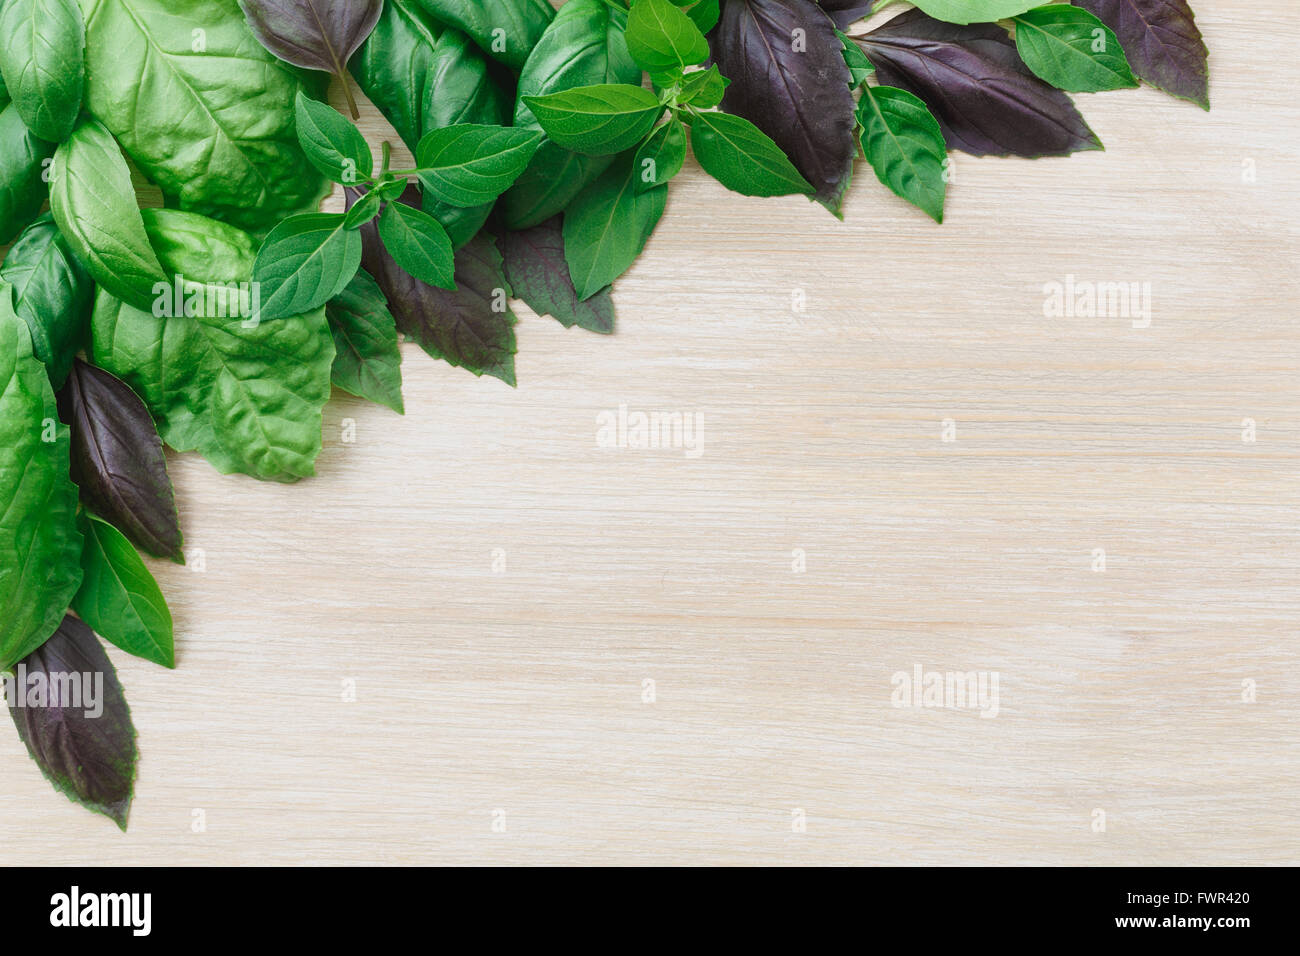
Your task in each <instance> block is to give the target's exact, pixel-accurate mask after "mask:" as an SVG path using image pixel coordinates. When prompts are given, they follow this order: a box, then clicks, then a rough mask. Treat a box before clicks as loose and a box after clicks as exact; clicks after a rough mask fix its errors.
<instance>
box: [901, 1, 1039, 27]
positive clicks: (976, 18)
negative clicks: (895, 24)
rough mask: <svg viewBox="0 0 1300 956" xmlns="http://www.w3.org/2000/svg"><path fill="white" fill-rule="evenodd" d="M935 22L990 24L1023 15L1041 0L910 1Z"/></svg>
mask: <svg viewBox="0 0 1300 956" xmlns="http://www.w3.org/2000/svg"><path fill="white" fill-rule="evenodd" d="M912 2H913V3H915V4H916V5H917V6H918V7H920V8H921V9H922V10H924V11H925V12H926V13H928V14H929V15H930V16H932V17H934V18H935V19H936V20H946V21H948V22H949V23H992V22H993V21H994V20H1005V19H1006V18H1007V17H1014V16H1016V15H1017V14H1019V13H1024V12H1025V11H1026V10H1028V9H1029V8H1030V7H1036V6H1038V5H1039V4H1040V3H1041V2H1042V0H912Z"/></svg>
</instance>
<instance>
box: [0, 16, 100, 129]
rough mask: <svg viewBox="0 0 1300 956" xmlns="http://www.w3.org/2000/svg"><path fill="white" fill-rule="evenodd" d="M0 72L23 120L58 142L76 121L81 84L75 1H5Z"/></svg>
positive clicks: (80, 32) (81, 32) (82, 40)
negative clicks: (2, 72)
mask: <svg viewBox="0 0 1300 956" xmlns="http://www.w3.org/2000/svg"><path fill="white" fill-rule="evenodd" d="M0 6H2V7H3V9H0V36H2V37H4V43H3V44H0V70H4V72H5V75H6V76H8V77H9V79H8V80H7V82H6V86H8V88H9V95H10V96H11V97H13V101H14V105H15V106H17V107H18V111H19V112H20V113H21V114H22V116H23V121H24V122H25V123H26V124H27V126H28V128H29V129H31V131H32V132H33V133H35V134H36V135H37V136H39V137H41V139H45V140H49V141H50V142H53V143H58V142H62V141H63V140H64V139H65V138H66V137H67V135H68V134H69V133H71V132H72V127H73V126H75V125H76V122H77V113H78V112H80V110H81V93H82V88H83V85H84V82H85V67H84V65H83V63H82V59H83V58H82V51H83V50H84V49H85V46H86V32H85V28H84V27H83V25H82V22H81V10H80V8H78V7H77V0H8V2H6V3H5V4H3V5H0Z"/></svg>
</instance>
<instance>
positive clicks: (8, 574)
mask: <svg viewBox="0 0 1300 956" xmlns="http://www.w3.org/2000/svg"><path fill="white" fill-rule="evenodd" d="M12 295H13V293H12V290H11V289H10V287H9V285H8V284H7V283H5V282H0V503H2V506H0V670H4V669H7V668H9V667H12V666H13V664H14V663H15V662H17V661H18V660H20V659H21V658H23V657H25V656H26V655H28V654H30V653H31V652H32V651H34V650H35V649H36V648H38V647H40V646H41V644H43V643H44V642H45V641H46V639H48V638H49V636H50V635H51V634H53V633H54V631H55V628H57V627H58V626H59V622H60V621H62V620H63V615H64V613H65V612H66V611H67V609H68V604H69V602H71V600H72V596H73V595H74V594H76V593H77V588H78V586H79V585H80V584H81V563H80V555H81V534H80V532H78V531H77V526H76V510H77V488H76V486H75V485H74V484H73V483H72V480H71V479H70V478H69V477H68V428H67V426H66V425H63V424H60V422H59V414H58V407H57V406H56V405H55V401H54V392H53V390H51V388H50V380H49V378H48V377H47V376H46V374H45V367H44V366H43V365H41V363H40V361H39V360H38V359H37V358H36V356H35V355H33V354H32V338H31V335H30V334H28V332H27V323H25V322H24V321H23V320H22V319H20V318H19V317H18V316H17V314H16V313H15V312H14V310H13V305H12Z"/></svg>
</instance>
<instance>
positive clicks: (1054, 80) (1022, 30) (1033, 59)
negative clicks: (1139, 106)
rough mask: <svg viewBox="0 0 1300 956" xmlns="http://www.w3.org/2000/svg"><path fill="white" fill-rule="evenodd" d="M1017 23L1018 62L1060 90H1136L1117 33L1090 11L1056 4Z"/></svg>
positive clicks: (1041, 8)
mask: <svg viewBox="0 0 1300 956" xmlns="http://www.w3.org/2000/svg"><path fill="white" fill-rule="evenodd" d="M1015 23H1016V49H1017V50H1018V51H1019V53H1020V58H1021V59H1022V60H1024V61H1025V65H1026V66H1027V67H1029V68H1030V69H1031V70H1033V71H1034V72H1035V73H1037V74H1038V75H1039V76H1040V77H1041V78H1042V79H1044V80H1046V81H1047V82H1048V83H1051V84H1052V85H1053V86H1055V87H1056V88H1057V89H1061V90H1068V91H1069V92H1071V93H1099V92H1101V91H1102V90H1119V89H1126V88H1130V87H1134V86H1137V85H1138V83H1137V79H1136V78H1135V77H1134V76H1133V71H1132V70H1131V69H1130V68H1129V65H1128V57H1126V56H1125V55H1124V49H1123V48H1122V47H1121V46H1120V45H1119V40H1118V39H1116V37H1115V34H1114V32H1112V31H1111V29H1110V27H1108V26H1106V25H1105V24H1104V23H1102V22H1101V21H1100V20H1098V19H1097V18H1096V17H1095V16H1093V15H1092V14H1091V13H1089V12H1088V11H1087V10H1081V9H1079V8H1078V7H1072V6H1070V5H1069V4H1053V5H1052V6H1046V7H1037V8H1035V9H1033V10H1030V11H1029V12H1028V13H1024V14H1021V15H1020V16H1018V17H1016V18H1015Z"/></svg>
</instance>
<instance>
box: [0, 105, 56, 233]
mask: <svg viewBox="0 0 1300 956" xmlns="http://www.w3.org/2000/svg"><path fill="white" fill-rule="evenodd" d="M53 155H54V144H53V143H47V142H45V140H43V139H39V138H38V137H37V136H36V135H35V134H34V133H33V132H32V131H31V130H29V129H28V128H27V125H26V124H25V123H24V122H23V118H22V117H21V116H20V115H18V107H17V106H15V105H14V104H13V103H10V104H9V105H8V106H6V107H4V109H3V110H0V244H3V243H6V242H8V241H9V240H10V239H12V238H13V237H14V236H16V235H17V234H18V233H19V232H20V231H21V230H22V228H23V227H24V226H26V225H27V224H28V223H29V222H31V221H32V217H34V216H35V215H36V214H37V213H38V212H40V210H41V204H42V203H43V202H45V197H46V196H47V195H48V194H49V188H48V187H47V186H46V185H45V175H46V165H47V162H46V161H47V160H48V159H49V158H50V157H51V156H53Z"/></svg>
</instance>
